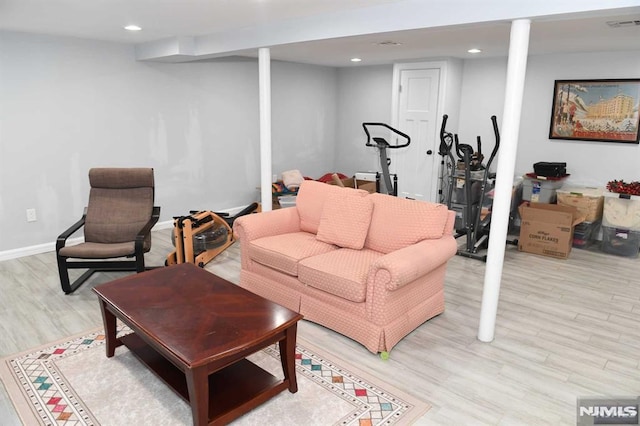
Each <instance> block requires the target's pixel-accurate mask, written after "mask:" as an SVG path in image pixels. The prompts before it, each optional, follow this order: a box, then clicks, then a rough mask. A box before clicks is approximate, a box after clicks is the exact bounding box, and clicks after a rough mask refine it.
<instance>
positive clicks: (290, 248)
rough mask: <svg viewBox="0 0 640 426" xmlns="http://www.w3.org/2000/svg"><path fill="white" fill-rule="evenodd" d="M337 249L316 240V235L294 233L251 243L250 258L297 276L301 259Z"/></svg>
mask: <svg viewBox="0 0 640 426" xmlns="http://www.w3.org/2000/svg"><path fill="white" fill-rule="evenodd" d="M336 249H337V247H336V246H334V245H332V244H327V243H324V242H322V241H318V240H316V236H315V235H314V234H310V233H308V232H292V233H289V234H280V235H273V236H270V237H263V238H258V239H257V240H253V241H251V242H249V258H250V259H251V260H253V261H255V262H258V263H260V264H262V265H265V266H268V267H270V268H273V269H276V270H278V271H281V272H284V273H285V274H289V275H292V276H296V275H298V262H299V261H300V260H301V259H304V258H306V257H309V256H315V255H318V254H322V253H327V252H330V251H334V250H336Z"/></svg>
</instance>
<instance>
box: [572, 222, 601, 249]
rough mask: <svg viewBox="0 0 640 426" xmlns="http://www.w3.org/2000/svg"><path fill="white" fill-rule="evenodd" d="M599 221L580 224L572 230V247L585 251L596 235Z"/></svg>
mask: <svg viewBox="0 0 640 426" xmlns="http://www.w3.org/2000/svg"><path fill="white" fill-rule="evenodd" d="M599 227H600V221H597V222H582V223H579V224H577V225H576V226H575V228H573V247H575V248H581V249H585V248H588V247H590V246H591V245H592V244H593V242H594V240H595V236H596V235H597V232H598V228H599Z"/></svg>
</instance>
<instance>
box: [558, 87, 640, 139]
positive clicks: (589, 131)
mask: <svg viewBox="0 0 640 426" xmlns="http://www.w3.org/2000/svg"><path fill="white" fill-rule="evenodd" d="M639 102H640V79H617V80H556V81H555V86H554V89H553V106H552V108H551V125H550V128H549V139H568V140H581V141H600V142H624V143H638V141H639V140H638V127H639V124H640V119H639V116H638V103H639Z"/></svg>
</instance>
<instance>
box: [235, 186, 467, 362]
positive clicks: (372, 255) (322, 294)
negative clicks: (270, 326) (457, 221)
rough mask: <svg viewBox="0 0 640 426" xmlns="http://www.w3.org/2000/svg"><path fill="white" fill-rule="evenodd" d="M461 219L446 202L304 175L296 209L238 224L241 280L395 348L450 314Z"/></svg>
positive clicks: (375, 346) (377, 348) (356, 335)
mask: <svg viewBox="0 0 640 426" xmlns="http://www.w3.org/2000/svg"><path fill="white" fill-rule="evenodd" d="M454 218H455V213H454V212H452V211H449V210H447V208H446V206H444V205H442V204H434V203H426V202H422V201H414V200H407V199H402V198H395V197H391V196H389V195H383V194H369V193H367V192H365V191H363V190H356V189H351V188H341V187H338V186H333V185H327V184H324V183H320V182H315V181H305V182H303V184H302V185H301V187H300V190H299V192H298V197H297V202H296V207H291V208H285V209H280V210H274V211H270V212H262V213H258V214H252V215H247V216H243V217H240V218H238V219H237V220H236V221H235V223H234V232H235V235H236V236H237V237H238V239H239V240H240V245H241V262H242V269H241V273H240V285H241V286H242V287H244V288H246V289H248V290H250V291H252V292H254V293H257V294H259V295H261V296H263V297H265V298H268V299H270V300H273V301H275V302H277V303H279V304H281V305H284V306H286V307H288V308H290V309H293V310H295V311H297V312H300V313H301V314H302V315H304V318H305V319H306V320H309V321H313V322H316V323H318V324H322V325H323V326H325V327H328V328H330V329H333V330H335V331H337V332H339V333H341V334H344V335H346V336H348V337H350V338H352V339H354V340H356V341H358V342H360V343H362V344H363V345H364V346H365V347H366V348H367V349H369V350H370V351H371V352H374V353H377V352H383V351H390V350H391V348H393V346H394V345H396V343H398V342H399V341H400V340H401V339H402V338H403V337H404V336H406V335H407V334H409V333H410V332H411V331H412V330H414V329H415V328H416V327H418V326H419V325H420V324H422V323H423V322H425V321H426V320H428V319H430V318H432V317H434V316H436V315H438V314H440V313H442V312H443V311H444V288H443V285H444V276H445V270H446V266H447V261H448V260H449V259H450V258H451V257H452V256H454V255H455V253H456V242H455V239H454V237H453V223H454Z"/></svg>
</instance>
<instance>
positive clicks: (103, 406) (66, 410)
mask: <svg viewBox="0 0 640 426" xmlns="http://www.w3.org/2000/svg"><path fill="white" fill-rule="evenodd" d="M128 332H130V331H129V330H126V329H123V330H120V334H126V333H128ZM104 344H105V337H104V334H103V332H102V330H97V331H94V332H88V333H85V334H84V335H82V336H77V337H72V338H69V339H65V341H64V342H59V343H54V344H51V345H48V346H47V347H44V348H40V349H35V350H31V351H28V353H23V354H19V355H14V356H11V357H8V358H5V359H3V360H2V363H1V364H0V378H1V379H2V381H3V383H4V384H5V387H6V388H7V392H8V393H9V395H10V396H11V399H12V401H13V403H14V406H15V407H16V410H17V412H18V414H19V416H20V418H21V420H22V422H23V423H24V424H25V425H35V424H40V425H63V426H72V425H73V426H80V425H102V426H108V425H126V424H138V425H171V426H175V425H191V424H192V420H191V410H190V408H189V405H188V404H187V403H186V402H185V401H183V400H182V399H181V398H179V397H178V396H177V395H176V394H175V393H174V392H173V391H171V390H170V389H169V388H168V387H167V386H166V385H165V384H164V383H162V382H161V381H160V380H159V379H158V378H156V376H155V375H154V374H153V373H151V372H150V371H149V370H148V369H147V368H146V367H145V366H143V365H142V364H141V363H140V362H139V361H138V360H137V359H136V358H135V357H134V356H133V354H131V352H129V350H128V349H126V348H125V347H119V348H117V349H116V355H115V356H114V357H113V358H110V359H108V358H106V356H105V347H104ZM372 356H373V355H372ZM249 359H250V360H251V361H252V362H253V363H255V364H257V365H259V366H260V367H262V368H263V369H265V370H267V371H269V372H270V373H271V374H273V375H275V376H276V377H279V378H281V377H282V371H281V370H282V368H281V365H280V359H279V351H278V349H277V346H275V345H274V346H270V347H268V348H266V349H264V350H262V351H260V352H258V353H256V354H254V355H252V356H251V357H250V358H249ZM381 362H382V361H381ZM296 371H297V377H298V389H299V390H298V392H297V393H295V394H291V393H289V392H288V391H284V392H282V393H280V394H279V395H277V396H276V397H274V398H272V399H271V400H269V401H267V402H266V403H264V404H262V405H261V406H259V407H258V408H256V409H254V410H253V411H251V412H249V413H247V414H246V415H244V416H242V417H240V418H239V419H237V420H236V421H235V422H233V424H234V425H264V424H270V425H278V424H282V425H291V424H305V425H313V424H315V425H331V424H334V425H354V426H355V425H357V426H368V425H382V424H385V425H404V424H412V423H413V422H414V421H415V420H416V419H417V418H419V417H420V416H422V415H423V414H424V413H425V412H426V411H428V410H429V408H430V407H429V405H428V404H426V403H424V402H422V401H419V400H417V399H415V398H413V397H411V396H409V395H407V394H405V393H404V392H401V391H399V390H398V389H395V388H393V387H392V386H390V385H388V384H386V383H381V382H380V381H379V380H374V379H373V378H371V377H367V375H366V374H365V373H363V372H361V371H358V370H357V369H356V368H355V367H353V366H350V365H348V364H347V363H346V362H343V361H340V360H331V359H328V357H327V356H324V355H322V351H321V349H319V348H316V347H314V346H313V345H311V344H309V343H307V342H305V341H303V340H301V339H300V338H298V346H297V348H296Z"/></svg>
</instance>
